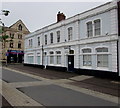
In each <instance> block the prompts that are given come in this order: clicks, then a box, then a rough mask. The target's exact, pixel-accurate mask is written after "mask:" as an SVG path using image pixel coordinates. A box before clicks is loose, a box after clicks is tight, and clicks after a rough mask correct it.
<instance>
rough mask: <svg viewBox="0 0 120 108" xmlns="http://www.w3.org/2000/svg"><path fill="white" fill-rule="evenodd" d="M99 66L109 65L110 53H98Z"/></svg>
mask: <svg viewBox="0 0 120 108" xmlns="http://www.w3.org/2000/svg"><path fill="white" fill-rule="evenodd" d="M97 66H98V67H108V55H107V54H98V55H97Z"/></svg>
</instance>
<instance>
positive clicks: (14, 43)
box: [0, 20, 30, 63]
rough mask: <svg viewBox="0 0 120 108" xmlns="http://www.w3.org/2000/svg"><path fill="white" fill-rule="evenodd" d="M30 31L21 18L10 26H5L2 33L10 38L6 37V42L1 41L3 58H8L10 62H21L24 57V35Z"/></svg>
mask: <svg viewBox="0 0 120 108" xmlns="http://www.w3.org/2000/svg"><path fill="white" fill-rule="evenodd" d="M29 33H30V31H29V30H28V29H27V27H26V26H25V24H24V23H23V22H22V21H21V20H18V21H17V22H16V23H14V24H13V25H11V26H10V27H3V32H2V33H1V35H3V36H5V35H7V36H8V38H7V39H6V42H2V43H1V44H2V48H1V50H2V53H0V54H1V59H2V60H6V59H7V62H8V63H9V62H15V63H16V62H18V63H21V62H22V61H23V57H24V38H25V37H24V36H25V35H27V34H29Z"/></svg>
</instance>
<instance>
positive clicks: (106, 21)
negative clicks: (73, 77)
mask: <svg viewBox="0 0 120 108" xmlns="http://www.w3.org/2000/svg"><path fill="white" fill-rule="evenodd" d="M59 17H60V18H59ZM65 18H66V17H65V15H64V14H63V13H60V12H58V14H57V19H59V20H57V23H54V24H52V25H49V26H46V27H44V28H42V29H39V30H37V31H35V32H33V33H31V34H28V35H27V36H25V56H24V64H25V65H34V66H40V67H45V68H47V69H55V70H64V71H70V72H78V73H81V74H90V75H103V76H104V75H106V74H107V75H111V76H114V75H115V76H118V74H119V57H118V56H120V55H119V49H120V48H118V47H119V46H120V42H119V39H120V34H119V33H120V29H119V27H120V26H119V24H120V20H119V19H120V1H119V0H116V1H112V2H108V3H106V4H103V5H101V6H98V7H96V8H94V9H91V10H88V11H85V12H83V13H80V14H77V15H75V16H73V17H70V18H67V19H65Z"/></svg>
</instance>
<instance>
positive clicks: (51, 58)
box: [50, 56, 54, 64]
mask: <svg viewBox="0 0 120 108" xmlns="http://www.w3.org/2000/svg"><path fill="white" fill-rule="evenodd" d="M50 64H54V56H50Z"/></svg>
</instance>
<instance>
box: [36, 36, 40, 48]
mask: <svg viewBox="0 0 120 108" xmlns="http://www.w3.org/2000/svg"><path fill="white" fill-rule="evenodd" d="M37 42H38V46H40V37H37Z"/></svg>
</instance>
